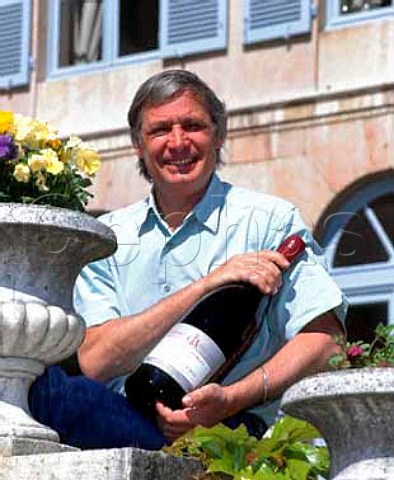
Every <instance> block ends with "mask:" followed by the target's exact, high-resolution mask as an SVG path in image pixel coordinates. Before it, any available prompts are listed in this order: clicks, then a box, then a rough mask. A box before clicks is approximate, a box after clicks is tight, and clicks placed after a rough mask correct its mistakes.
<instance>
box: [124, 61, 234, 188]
mask: <svg viewBox="0 0 394 480" xmlns="http://www.w3.org/2000/svg"><path fill="white" fill-rule="evenodd" d="M185 90H189V91H191V92H192V93H193V94H194V95H196V97H197V98H198V99H199V100H201V102H202V104H203V105H204V107H205V108H206V110H207V112H208V113H209V114H210V116H211V119H212V122H213V123H214V125H215V135H216V136H217V139H218V140H219V141H220V143H223V142H224V140H225V138H226V134H227V114H226V108H225V106H224V103H223V102H221V101H220V100H219V99H218V97H217V96H216V94H215V93H214V92H213V90H211V89H210V88H209V87H208V85H207V84H206V83H204V82H203V81H202V80H201V79H200V78H199V77H197V75H195V74H194V73H191V72H189V71H187V70H178V69H177V70H165V71H164V72H161V73H158V74H156V75H153V76H152V77H150V78H148V80H146V81H145V82H144V83H143V84H142V85H141V86H140V87H139V89H138V90H137V93H136V94H135V96H134V98H133V101H132V103H131V106H130V109H129V113H128V116H127V119H128V123H129V125H130V133H131V141H132V143H133V145H139V144H140V142H141V123H142V110H143V109H144V107H147V106H156V105H161V104H163V103H165V102H167V101H168V100H170V99H172V98H175V97H176V96H178V95H181V94H182V93H183V92H184V91H185ZM220 163H222V161H221V158H220V151H218V152H216V165H219V164H220ZM139 170H140V173H141V175H142V176H143V177H145V178H146V179H147V180H148V181H150V180H151V178H150V175H149V173H148V171H147V169H146V166H145V162H144V159H143V158H139Z"/></svg>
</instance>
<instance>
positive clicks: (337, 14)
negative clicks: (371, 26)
mask: <svg viewBox="0 0 394 480" xmlns="http://www.w3.org/2000/svg"><path fill="white" fill-rule="evenodd" d="M326 10H327V11H326V13H327V26H328V27H329V28H330V27H332V28H335V27H340V26H343V25H351V24H358V23H360V22H361V21H363V20H370V19H375V18H382V17H385V16H387V15H393V14H394V1H393V0H329V1H327V2H326Z"/></svg>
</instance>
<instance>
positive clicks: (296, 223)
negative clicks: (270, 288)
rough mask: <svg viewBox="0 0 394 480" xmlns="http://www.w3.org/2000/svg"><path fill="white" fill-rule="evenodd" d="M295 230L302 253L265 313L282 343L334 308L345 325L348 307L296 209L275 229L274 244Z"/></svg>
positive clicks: (270, 325) (285, 273) (319, 249)
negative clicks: (301, 240)
mask: <svg viewBox="0 0 394 480" xmlns="http://www.w3.org/2000/svg"><path fill="white" fill-rule="evenodd" d="M294 233H296V234H298V235H300V236H301V237H302V238H303V240H304V241H305V244H306V249H305V252H304V253H303V254H302V255H301V257H300V258H299V259H298V260H296V261H295V263H294V265H291V266H290V268H289V269H288V270H287V271H286V272H284V274H283V285H282V287H281V289H280V291H279V293H278V294H277V295H275V296H274V297H272V299H271V301H270V304H269V308H268V311H267V312H266V317H267V321H268V327H269V330H270V332H271V333H272V334H274V335H278V336H279V337H281V338H282V341H283V343H284V342H286V341H288V340H289V339H291V338H292V337H294V336H295V335H296V334H297V333H298V332H299V331H300V330H302V328H304V327H305V326H306V325H307V324H308V323H310V322H311V321H312V320H314V319H315V318H317V317H318V316H320V315H322V314H323V313H325V312H327V311H329V310H334V312H335V313H336V315H337V317H338V319H339V321H340V322H341V323H342V325H344V322H345V316H346V309H347V302H346V299H345V297H344V295H343V294H342V292H341V290H340V289H339V287H338V286H337V284H336V283H335V282H334V280H333V279H332V278H331V277H330V275H329V274H328V272H327V270H326V266H325V260H324V255H323V251H322V249H321V248H320V246H319V245H318V244H317V242H316V241H315V240H314V238H313V236H312V234H311V232H310V231H309V230H308V229H307V227H306V226H305V224H304V221H303V219H302V218H301V216H300V214H299V212H298V210H297V209H296V208H293V209H292V210H291V211H290V212H289V213H288V214H287V215H286V217H285V218H284V219H283V222H282V225H281V226H279V228H278V229H277V236H278V237H279V238H278V239H277V240H276V243H277V244H278V245H279V244H280V243H281V242H282V241H283V240H284V239H285V238H286V237H288V236H289V235H292V234H294Z"/></svg>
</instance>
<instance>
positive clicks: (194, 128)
mask: <svg viewBox="0 0 394 480" xmlns="http://www.w3.org/2000/svg"><path fill="white" fill-rule="evenodd" d="M206 127H207V125H206V124H205V123H204V122H200V121H197V120H190V121H187V122H185V123H183V125H182V128H183V129H184V130H185V131H186V132H199V131H201V130H204V129H205V128H206Z"/></svg>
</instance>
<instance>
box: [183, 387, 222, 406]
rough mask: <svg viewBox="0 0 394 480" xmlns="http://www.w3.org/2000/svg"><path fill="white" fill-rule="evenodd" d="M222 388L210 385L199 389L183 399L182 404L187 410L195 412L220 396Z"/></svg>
mask: <svg viewBox="0 0 394 480" xmlns="http://www.w3.org/2000/svg"><path fill="white" fill-rule="evenodd" d="M220 392H221V387H220V385H218V384H216V383H208V384H207V385H204V386H203V387H200V388H197V389H196V390H193V391H192V392H190V393H188V394H187V395H185V396H184V397H183V398H182V403H183V405H184V406H185V407H186V408H189V409H190V410H195V409H197V408H202V407H204V406H205V405H208V404H210V403H211V402H212V400H213V399H216V398H218V397H219V396H220Z"/></svg>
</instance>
